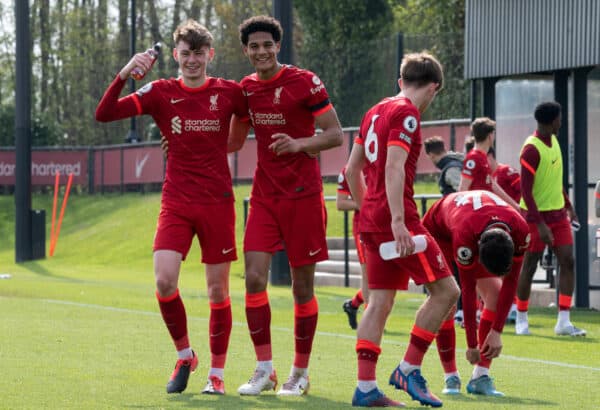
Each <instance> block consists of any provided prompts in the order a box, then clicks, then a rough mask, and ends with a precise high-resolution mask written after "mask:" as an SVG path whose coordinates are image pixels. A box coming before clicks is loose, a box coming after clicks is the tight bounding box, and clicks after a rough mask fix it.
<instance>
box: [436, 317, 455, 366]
mask: <svg viewBox="0 0 600 410" xmlns="http://www.w3.org/2000/svg"><path fill="white" fill-rule="evenodd" d="M435 342H436V344H437V350H438V354H439V356H440V361H441V362H442V367H443V368H444V373H455V372H456V371H457V370H456V330H455V329H454V319H449V320H446V321H445V322H442V325H441V326H440V330H439V331H438V334H437V336H436V337H435Z"/></svg>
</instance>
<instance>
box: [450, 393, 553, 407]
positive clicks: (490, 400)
mask: <svg viewBox="0 0 600 410" xmlns="http://www.w3.org/2000/svg"><path fill="white" fill-rule="evenodd" d="M441 399H442V401H447V402H448V403H451V402H465V403H466V402H468V403H472V404H475V403H481V408H484V407H485V406H486V405H497V406H502V408H513V407H515V406H535V407H538V406H553V407H555V406H556V405H557V404H558V403H556V402H553V401H548V400H540V399H537V398H530V397H517V396H510V395H508V394H507V395H506V396H505V397H491V396H482V395H474V394H457V395H453V396H444V397H442V398H441ZM503 405H506V407H504V406H503Z"/></svg>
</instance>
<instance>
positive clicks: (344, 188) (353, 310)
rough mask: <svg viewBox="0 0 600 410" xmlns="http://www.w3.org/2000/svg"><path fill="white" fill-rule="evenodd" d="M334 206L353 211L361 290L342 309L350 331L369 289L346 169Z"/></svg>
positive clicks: (339, 184) (355, 210) (353, 233)
mask: <svg viewBox="0 0 600 410" xmlns="http://www.w3.org/2000/svg"><path fill="white" fill-rule="evenodd" d="M362 183H364V182H362ZM335 204H336V207H337V209H338V211H354V214H353V215H352V235H353V236H354V243H355V245H356V253H357V255H358V262H359V263H360V271H361V288H360V289H359V290H358V292H356V294H355V295H354V297H353V298H352V299H348V300H345V301H344V304H343V305H342V309H343V310H344V312H345V313H346V315H347V316H348V323H349V324H350V327H351V328H352V329H356V326H357V323H358V322H357V321H356V314H357V312H358V308H359V307H360V306H361V305H362V304H363V303H365V308H366V301H367V300H368V298H369V288H368V286H367V259H366V257H365V249H364V245H363V243H362V242H361V240H360V237H359V233H358V221H359V216H360V211H359V209H358V204H357V203H356V201H355V200H354V199H352V194H351V193H350V188H348V182H347V181H346V167H344V168H343V169H342V171H341V172H340V174H339V175H338V186H337V195H336V197H335Z"/></svg>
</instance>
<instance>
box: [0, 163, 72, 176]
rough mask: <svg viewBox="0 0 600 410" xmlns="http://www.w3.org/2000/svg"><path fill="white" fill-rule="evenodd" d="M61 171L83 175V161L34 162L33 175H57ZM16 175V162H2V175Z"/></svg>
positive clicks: (0, 171) (0, 172) (0, 167)
mask: <svg viewBox="0 0 600 410" xmlns="http://www.w3.org/2000/svg"><path fill="white" fill-rule="evenodd" d="M57 172H59V173H60V174H61V175H69V174H73V176H80V175H81V162H79V161H78V162H75V163H73V164H68V163H55V162H42V163H37V162H32V163H31V176H42V177H43V176H48V175H56V173H57ZM14 175H15V164H14V163H5V162H0V176H3V177H11V176H14Z"/></svg>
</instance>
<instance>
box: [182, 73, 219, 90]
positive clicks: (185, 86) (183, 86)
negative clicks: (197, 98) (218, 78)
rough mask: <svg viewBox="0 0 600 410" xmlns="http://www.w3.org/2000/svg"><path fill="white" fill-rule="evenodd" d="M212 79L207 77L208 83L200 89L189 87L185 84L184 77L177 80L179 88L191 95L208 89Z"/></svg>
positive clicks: (205, 82)
mask: <svg viewBox="0 0 600 410" xmlns="http://www.w3.org/2000/svg"><path fill="white" fill-rule="evenodd" d="M212 79H213V78H212V77H206V81H204V84H202V85H201V86H200V87H188V86H187V85H185V83H184V82H183V77H179V78H178V79H177V82H178V83H179V86H180V87H181V88H183V90H184V91H187V92H190V93H197V92H198V91H202V90H204V89H205V88H207V87H208V84H209V83H210V82H211V81H212Z"/></svg>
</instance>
